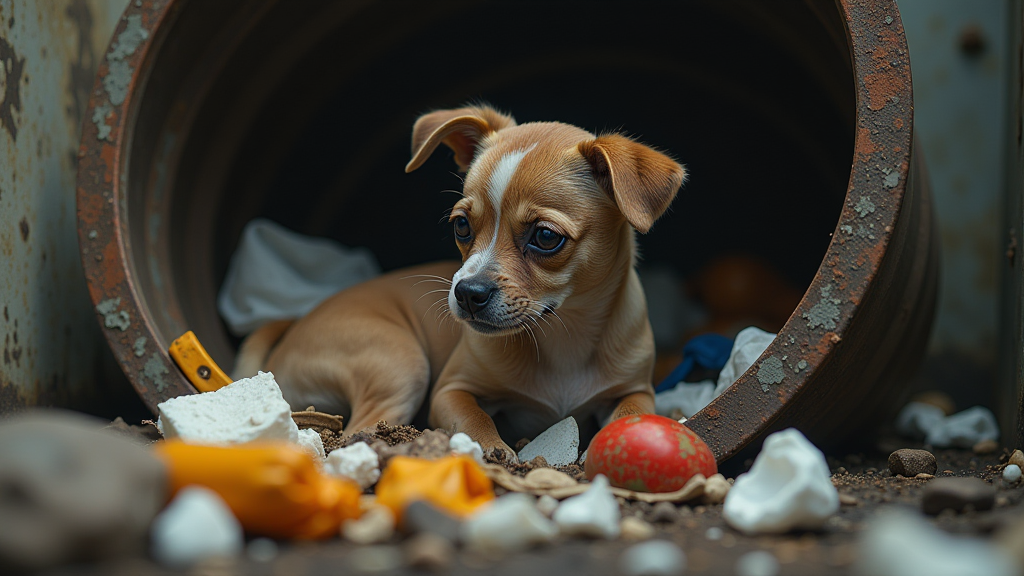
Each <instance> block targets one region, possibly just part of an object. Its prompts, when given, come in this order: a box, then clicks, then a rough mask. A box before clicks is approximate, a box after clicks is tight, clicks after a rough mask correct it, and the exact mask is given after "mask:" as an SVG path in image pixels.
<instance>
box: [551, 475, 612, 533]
mask: <svg viewBox="0 0 1024 576" xmlns="http://www.w3.org/2000/svg"><path fill="white" fill-rule="evenodd" d="M551 518H552V520H554V521H555V524H558V529H559V530H560V531H561V532H562V534H566V535H569V536H594V537H598V538H607V539H609V540H610V539H613V538H617V537H618V535H619V520H620V519H621V514H619V503H618V502H617V501H616V500H615V496H614V495H613V494H612V491H611V490H610V489H609V488H608V478H606V477H605V476H604V475H603V474H598V475H597V476H595V477H594V479H593V480H592V481H591V482H590V488H588V489H587V491H586V492H584V493H582V494H580V495H578V496H573V497H572V498H568V499H566V500H565V501H564V502H562V503H561V504H560V505H559V506H558V508H557V509H556V510H555V513H554V514H553V515H552V516H551Z"/></svg>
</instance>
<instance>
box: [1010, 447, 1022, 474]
mask: <svg viewBox="0 0 1024 576" xmlns="http://www.w3.org/2000/svg"><path fill="white" fill-rule="evenodd" d="M1007 464H1016V465H1017V466H1018V467H1020V468H1021V469H1022V470H1024V452H1021V451H1020V450H1014V451H1013V454H1010V460H1009V461H1007Z"/></svg>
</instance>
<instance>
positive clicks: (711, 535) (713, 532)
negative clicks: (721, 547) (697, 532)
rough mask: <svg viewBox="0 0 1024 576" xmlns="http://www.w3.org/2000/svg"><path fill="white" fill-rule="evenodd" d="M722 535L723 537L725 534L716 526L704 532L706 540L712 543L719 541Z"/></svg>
mask: <svg viewBox="0 0 1024 576" xmlns="http://www.w3.org/2000/svg"><path fill="white" fill-rule="evenodd" d="M724 535H725V532H723V531H722V529H721V528H719V527H718V526H712V527H711V528H708V529H707V531H705V532H704V537H705V538H707V539H708V540H713V541H717V540H721V539H722V536H724Z"/></svg>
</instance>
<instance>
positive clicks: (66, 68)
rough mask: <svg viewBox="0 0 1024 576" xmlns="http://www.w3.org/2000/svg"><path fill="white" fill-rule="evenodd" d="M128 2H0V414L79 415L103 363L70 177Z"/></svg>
mask: <svg viewBox="0 0 1024 576" xmlns="http://www.w3.org/2000/svg"><path fill="white" fill-rule="evenodd" d="M126 4H127V0H46V1H38V0H0V412H6V411H9V410H11V409H15V408H17V407H19V406H24V405H61V406H74V407H82V406H87V405H90V404H93V405H94V404H95V402H96V401H97V399H98V396H99V395H100V394H102V393H103V392H104V390H103V388H102V386H97V383H96V375H97V369H98V367H99V366H98V365H99V363H100V362H101V360H102V358H103V354H105V353H106V352H105V350H103V347H104V342H103V340H102V338H101V336H100V333H99V331H98V329H97V325H96V319H95V316H94V315H95V313H94V312H93V310H92V305H91V304H90V302H89V297H88V293H87V291H86V288H85V283H84V281H83V279H82V266H81V262H80V259H79V255H78V237H77V231H76V220H75V170H76V164H77V154H78V144H79V135H80V130H81V121H82V116H83V114H84V113H85V109H86V106H87V103H88V97H89V90H91V89H92V85H93V79H94V77H95V73H96V67H97V65H98V64H99V59H100V58H101V57H102V54H103V51H104V48H105V47H106V45H107V41H108V39H109V37H110V34H111V32H112V31H113V29H114V26H115V25H116V24H117V22H118V18H119V17H120V15H121V12H122V11H123V9H124V7H125V6H126Z"/></svg>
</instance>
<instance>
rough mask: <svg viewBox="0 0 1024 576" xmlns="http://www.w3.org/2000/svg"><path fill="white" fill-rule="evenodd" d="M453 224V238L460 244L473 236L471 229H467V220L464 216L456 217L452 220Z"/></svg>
mask: <svg viewBox="0 0 1024 576" xmlns="http://www.w3.org/2000/svg"><path fill="white" fill-rule="evenodd" d="M454 224H455V237H456V238H457V239H459V240H460V241H462V242H465V241H466V240H469V237H470V236H472V235H473V229H472V228H470V227H469V220H467V219H466V217H465V216H458V217H456V218H455V220H454Z"/></svg>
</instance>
